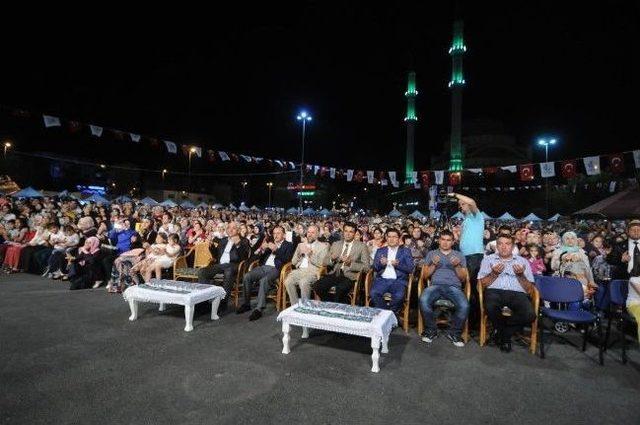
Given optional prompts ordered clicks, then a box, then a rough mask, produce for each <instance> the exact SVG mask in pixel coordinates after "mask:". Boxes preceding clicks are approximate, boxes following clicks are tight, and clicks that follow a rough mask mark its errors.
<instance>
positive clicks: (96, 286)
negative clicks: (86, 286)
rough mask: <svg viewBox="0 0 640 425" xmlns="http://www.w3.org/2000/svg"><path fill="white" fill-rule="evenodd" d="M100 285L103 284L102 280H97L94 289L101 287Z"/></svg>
mask: <svg viewBox="0 0 640 425" xmlns="http://www.w3.org/2000/svg"><path fill="white" fill-rule="evenodd" d="M100 285H102V281H101V280H98V281H96V283H94V284H93V289H97V288H99V287H100Z"/></svg>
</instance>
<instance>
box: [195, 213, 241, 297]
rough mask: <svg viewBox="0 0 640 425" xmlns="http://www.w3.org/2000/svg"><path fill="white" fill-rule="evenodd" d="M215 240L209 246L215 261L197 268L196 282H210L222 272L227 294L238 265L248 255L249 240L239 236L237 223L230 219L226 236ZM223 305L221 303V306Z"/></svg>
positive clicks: (229, 291) (231, 286)
mask: <svg viewBox="0 0 640 425" xmlns="http://www.w3.org/2000/svg"><path fill="white" fill-rule="evenodd" d="M215 242H217V245H215V244H214V243H212V244H211V245H210V247H209V250H210V251H211V255H212V256H213V258H214V259H215V262H212V264H209V265H208V266H207V267H202V268H201V269H200V270H198V282H200V283H204V284H211V281H212V280H213V278H214V277H215V276H216V275H218V274H220V273H222V274H224V283H223V287H224V290H225V291H226V292H227V295H229V294H230V293H231V289H232V288H233V283H234V280H235V277H236V273H237V272H238V265H239V264H240V262H241V261H243V260H246V259H247V258H248V257H249V251H250V246H249V241H248V240H247V239H246V238H243V237H241V236H240V234H239V233H238V223H236V222H233V221H232V222H231V223H229V225H228V226H227V237H226V238H221V239H216V241H215ZM224 301H226V298H225V300H224ZM224 306H225V305H222V304H221V307H222V308H224Z"/></svg>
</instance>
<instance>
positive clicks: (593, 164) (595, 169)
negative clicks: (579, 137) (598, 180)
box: [583, 156, 600, 176]
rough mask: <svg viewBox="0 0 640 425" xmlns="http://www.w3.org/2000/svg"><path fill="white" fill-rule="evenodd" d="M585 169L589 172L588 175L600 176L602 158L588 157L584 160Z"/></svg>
mask: <svg viewBox="0 0 640 425" xmlns="http://www.w3.org/2000/svg"><path fill="white" fill-rule="evenodd" d="M583 161H584V168H585V169H586V171H587V175H589V176H595V175H597V174H600V157H599V156H587V157H585V158H584V159H583Z"/></svg>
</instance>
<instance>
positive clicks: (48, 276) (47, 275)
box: [45, 273, 53, 279]
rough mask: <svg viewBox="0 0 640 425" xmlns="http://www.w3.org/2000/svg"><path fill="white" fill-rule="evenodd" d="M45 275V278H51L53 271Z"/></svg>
mask: <svg viewBox="0 0 640 425" xmlns="http://www.w3.org/2000/svg"><path fill="white" fill-rule="evenodd" d="M45 277H46V278H47V279H53V273H47V274H46V276H45Z"/></svg>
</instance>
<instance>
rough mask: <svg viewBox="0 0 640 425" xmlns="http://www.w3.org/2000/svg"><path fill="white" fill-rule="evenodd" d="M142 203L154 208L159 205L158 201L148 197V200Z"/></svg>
mask: <svg viewBox="0 0 640 425" xmlns="http://www.w3.org/2000/svg"><path fill="white" fill-rule="evenodd" d="M140 203H141V204H144V205H153V206H155V205H158V201H156V200H155V199H153V198H150V197H148V196H147V197H146V198H144V199H141V200H140Z"/></svg>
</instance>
